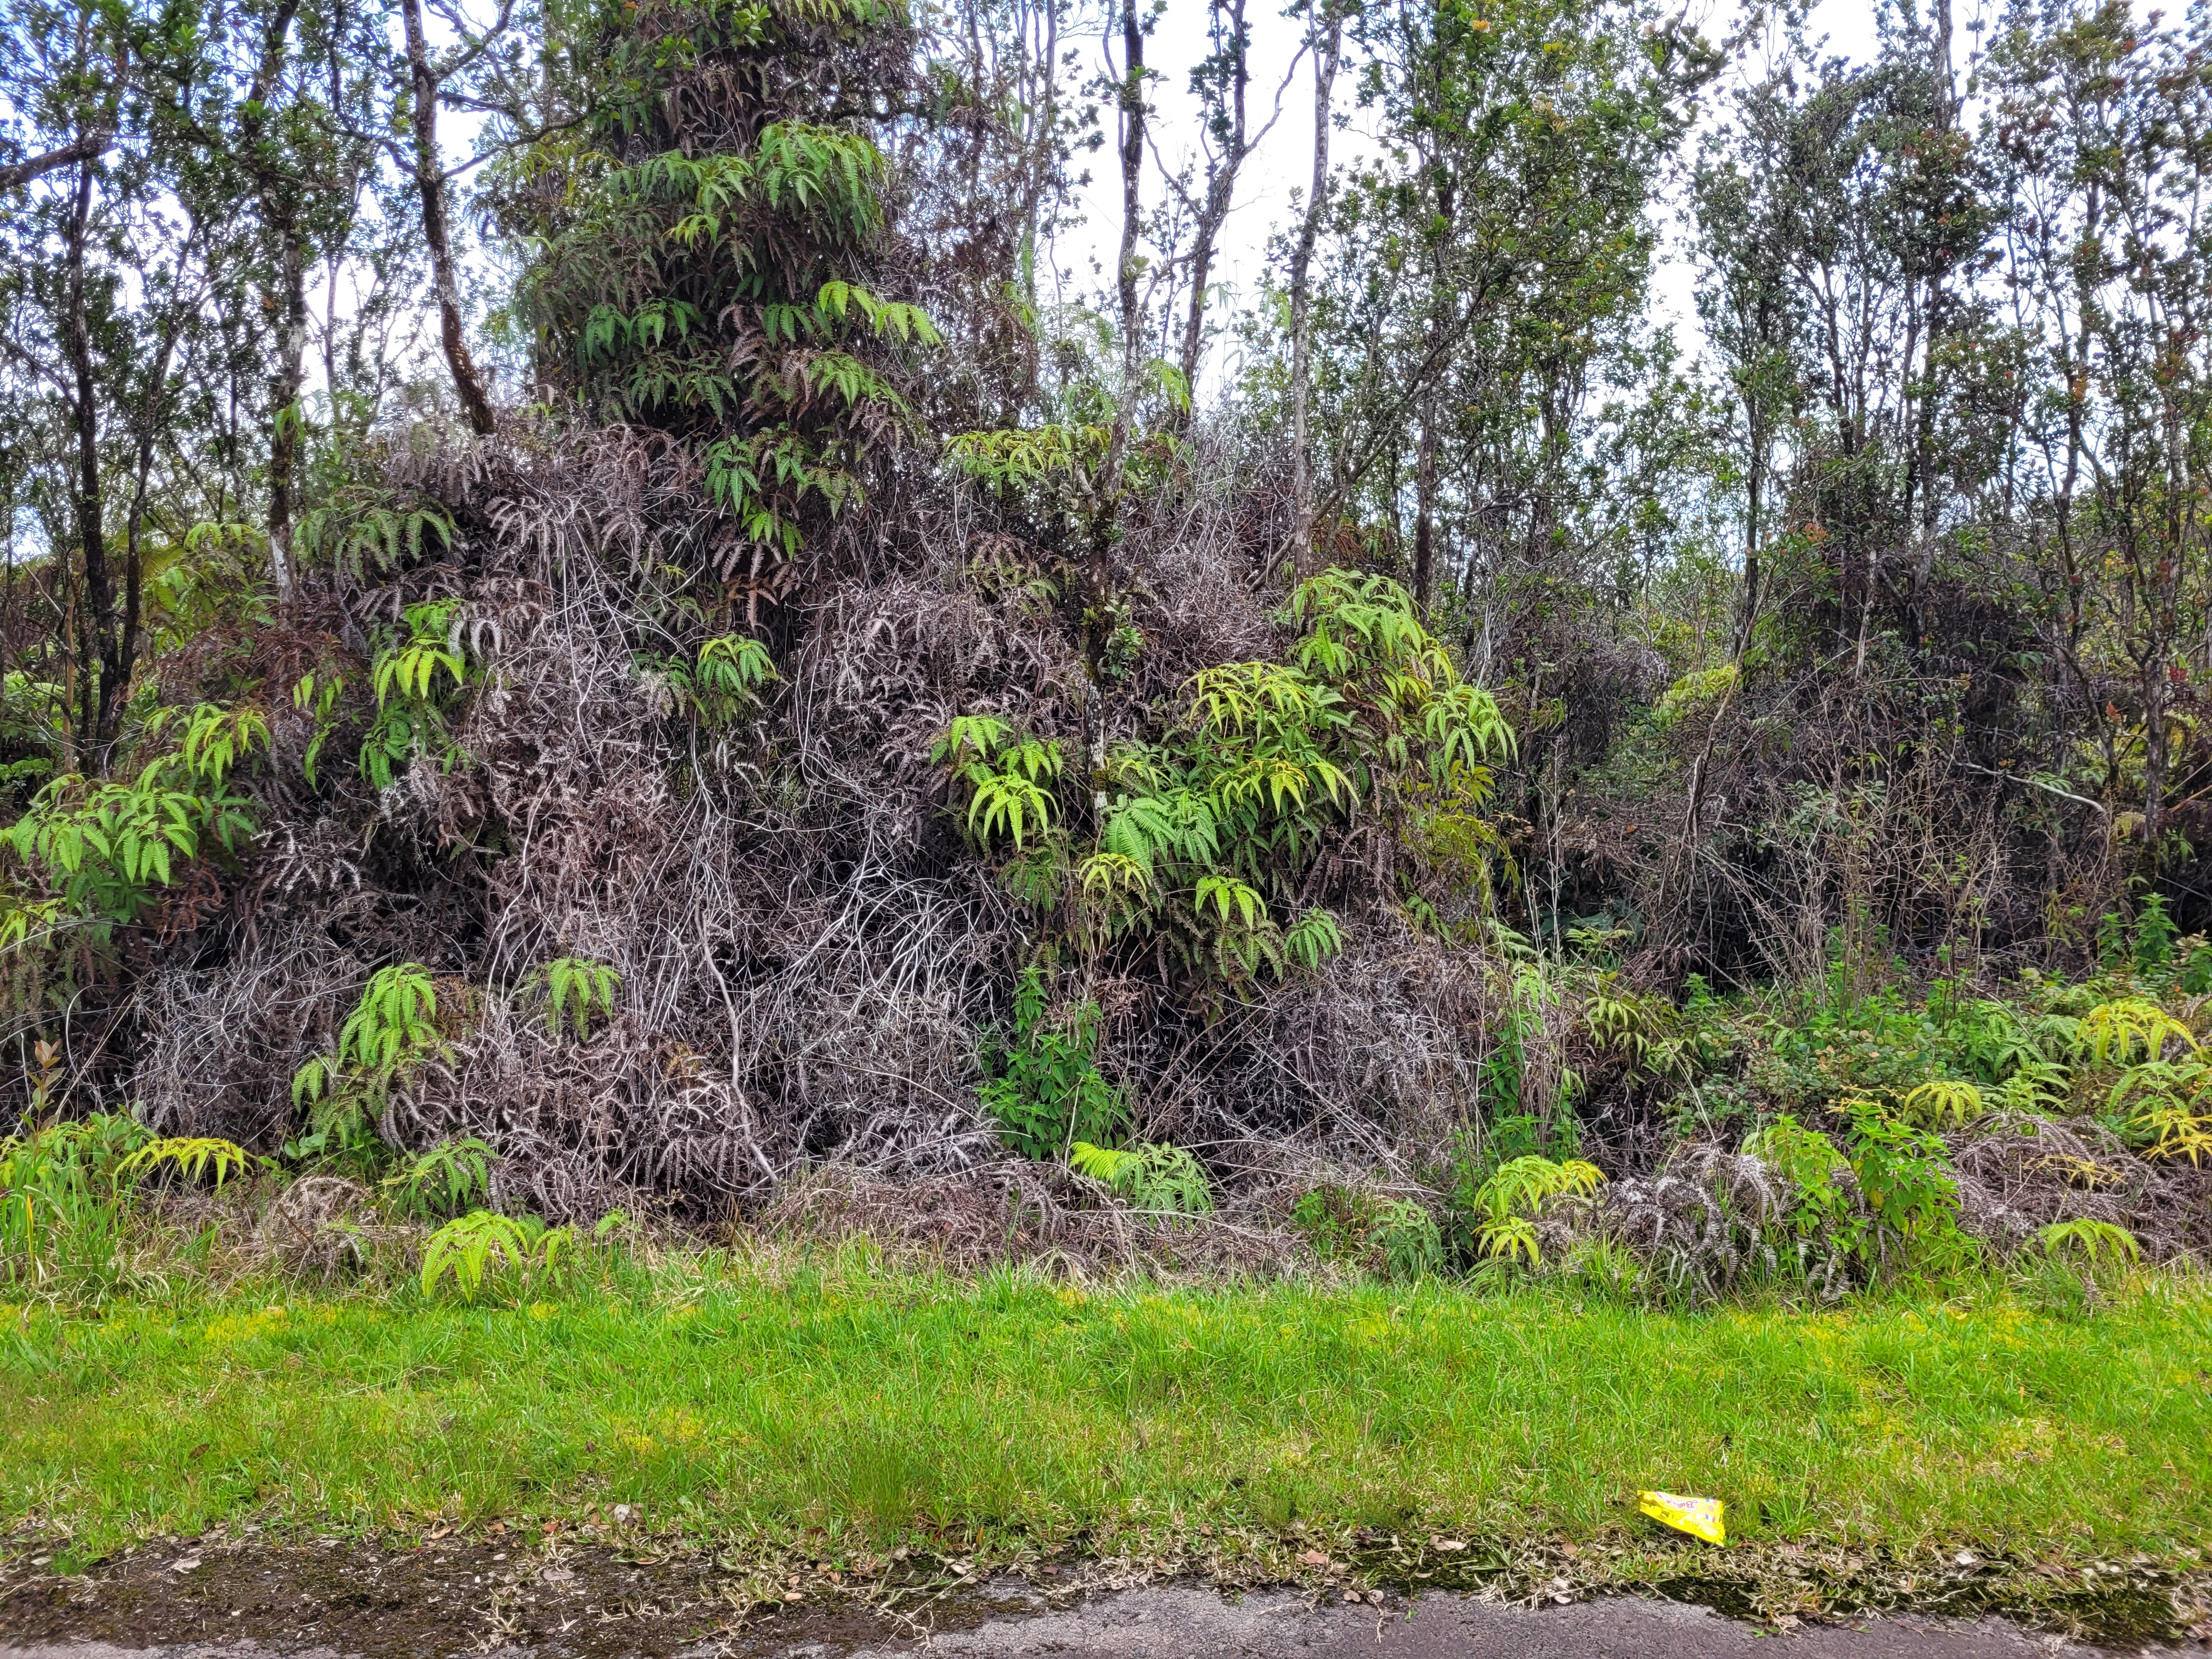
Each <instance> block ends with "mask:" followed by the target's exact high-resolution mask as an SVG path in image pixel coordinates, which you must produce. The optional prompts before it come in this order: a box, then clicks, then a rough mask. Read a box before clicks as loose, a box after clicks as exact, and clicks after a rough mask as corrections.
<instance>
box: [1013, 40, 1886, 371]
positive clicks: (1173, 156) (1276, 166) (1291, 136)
mask: <svg viewBox="0 0 2212 1659" xmlns="http://www.w3.org/2000/svg"><path fill="white" fill-rule="evenodd" d="M1279 3H1280V0H1254V3H1253V4H1252V5H1251V7H1250V8H1249V10H1248V12H1247V15H1248V17H1249V18H1250V20H1251V24H1252V37H1253V39H1252V62H1251V77H1252V79H1251V88H1250V91H1249V94H1248V95H1247V97H1248V101H1247V108H1248V111H1249V117H1250V125H1251V127H1252V128H1253V130H1255V131H1257V130H1258V129H1259V128H1260V127H1261V126H1262V125H1266V123H1267V117H1268V114H1269V112H1270V111H1271V109H1272V107H1273V100H1274V95H1275V89H1276V88H1278V87H1279V86H1280V85H1281V84H1282V82H1283V76H1284V73H1285V70H1287V69H1288V68H1289V67H1290V65H1291V60H1292V58H1294V56H1295V55H1296V54H1297V46H1298V40H1299V34H1300V28H1301V26H1300V23H1299V22H1298V21H1297V19H1296V18H1295V17H1285V16H1283V15H1279V12H1278V11H1277V9H1276V7H1277V5H1278V4H1279ZM1734 10H1735V7H1734V5H1733V4H1732V3H1729V0H1723V3H1722V4H1721V5H1719V6H1717V7H1711V8H1709V9H1708V10H1707V14H1706V21H1705V22H1704V23H1703V24H1702V25H1701V26H1700V27H1701V28H1702V31H1703V33H1705V36H1706V38H1707V39H1709V40H1718V39H1719V38H1720V37H1721V36H1722V35H1723V33H1726V27H1727V25H1728V23H1729V21H1730V19H1731V16H1732V15H1733V13H1734ZM1693 15H1694V7H1693ZM1808 33H1809V35H1810V36H1811V38H1813V39H1814V40H1819V39H1820V38H1821V37H1822V36H1824V35H1825V36H1826V40H1827V46H1826V50H1827V52H1831V53H1834V54H1837V55H1838V56H1842V57H1847V58H1860V59H1863V58H1868V57H1869V56H1870V55H1871V54H1872V52H1873V47H1874V40H1875V27H1874V12H1873V7H1872V6H1871V4H1869V3H1868V0H1821V3H1820V4H1819V5H1818V6H1816V7H1815V8H1814V11H1813V14H1812V18H1811V22H1810V26H1809V28H1808ZM1099 49H1100V43H1099V42H1098V41H1097V40H1092V41H1091V42H1090V43H1089V50H1090V54H1091V56H1090V62H1089V64H1087V65H1086V67H1091V66H1096V65H1097V64H1099V63H1100V61H1101V60H1100V58H1099ZM1206 49H1207V48H1206V5H1205V3H1204V0H1169V4H1168V8H1167V10H1166V11H1165V13H1164V14H1163V15H1162V16H1161V17H1160V19H1159V21H1158V25H1157V27H1155V29H1154V31H1153V33H1152V40H1151V41H1150V42H1149V43H1148V45H1147V46H1146V54H1145V57H1146V64H1147V66H1148V67H1151V68H1152V69H1155V70H1158V71H1159V72H1160V77H1161V78H1160V80H1159V81H1158V82H1157V83H1156V86H1155V89H1154V94H1153V100H1152V101H1153V108H1154V111H1155V113H1154V117H1153V124H1152V125H1153V132H1154V136H1155V143H1157V145H1158V149H1159V152H1160V155H1161V157H1162V158H1163V159H1164V160H1165V161H1168V162H1169V163H1170V165H1177V164H1180V162H1181V161H1182V160H1183V159H1185V158H1192V159H1194V160H1195V156H1194V152H1195V149H1196V141H1195V137H1194V135H1195V133H1196V131H1197V126H1198V105H1197V100H1194V98H1192V97H1191V95H1190V71H1191V69H1192V66H1193V65H1194V64H1197V63H1198V62H1199V61H1200V59H1201V58H1204V57H1205V56H1206ZM1115 50H1116V52H1117V53H1118V52H1119V40H1118V37H1117V38H1116V41H1115ZM1352 61H1353V60H1352V54H1351V52H1350V50H1349V46H1348V44H1347V50H1346V58H1345V63H1344V65H1343V67H1342V68H1341V69H1340V70H1339V71H1338V74H1337V80H1336V96H1335V108H1336V110H1337V111H1338V112H1339V113H1340V114H1344V115H1348V116H1350V117H1351V118H1352V127H1351V129H1350V130H1349V131H1346V130H1343V129H1340V130H1339V131H1338V132H1337V133H1336V135H1335V137H1334V138H1333V140H1332V141H1331V146H1330V157H1329V159H1330V162H1331V165H1332V166H1334V165H1337V164H1339V163H1341V162H1343V161H1347V160H1350V159H1352V157H1354V156H1355V155H1359V154H1361V153H1362V152H1363V151H1364V152H1370V153H1371V151H1372V149H1374V144H1373V141H1372V140H1371V139H1370V138H1368V137H1364V135H1363V134H1362V132H1361V131H1360V129H1361V127H1362V126H1363V125H1364V113H1363V112H1361V111H1360V110H1358V107H1357V89H1358V81H1357V76H1356V73H1355V72H1354V70H1353V68H1352ZM1730 72H1733V71H1732V70H1731V71H1730ZM1709 101H1710V100H1709ZM1106 116H1107V119H1108V126H1107V134H1106V136H1107V143H1108V148H1107V149H1103V150H1100V151H1097V152H1096V153H1095V154H1093V155H1090V156H1088V157H1086V158H1085V161H1086V162H1087V164H1088V166H1089V168H1090V172H1091V185H1090V188H1089V189H1088V190H1086V191H1083V192H1081V193H1080V195H1079V204H1080V206H1081V210H1082V212H1083V216H1084V222H1083V223H1082V224H1081V225H1080V226H1078V227H1076V228H1073V229H1071V230H1068V231H1066V232H1064V233H1063V234H1061V236H1060V239H1059V241H1058V244H1057V246H1055V248H1054V254H1055V257H1056V259H1057V262H1058V264H1060V268H1061V270H1062V271H1063V272H1064V273H1065V276H1064V280H1065V281H1066V283H1067V285H1068V289H1069V297H1070V298H1077V297H1083V298H1093V297H1095V296H1097V295H1098V294H1099V293H1100V292H1101V291H1102V290H1103V289H1104V288H1105V287H1106V286H1107V285H1108V276H1109V275H1110V273H1111V271H1112V269H1113V264H1114V259H1115V252H1116V251H1117V249H1118V247H1119V246H1120V240H1121V176H1120V171H1119V166H1118V163H1117V161H1116V159H1115V155H1114V154H1113V150H1112V148H1111V147H1112V143H1113V129H1112V125H1111V117H1112V112H1111V110H1110V109H1109V110H1108V111H1106ZM1312 178H1313V70H1312V65H1311V64H1299V65H1298V68H1297V74H1296V75H1295V76H1294V77H1293V78H1292V80H1291V86H1290V88H1289V90H1288V91H1287V92H1286V93H1285V94H1284V97H1283V107H1282V114H1281V117H1280V118H1279V119H1278V120H1277V121H1276V123H1275V125H1274V129H1273V131H1271V132H1270V133H1269V134H1268V135H1267V139H1266V140H1265V141H1264V143H1262V144H1261V147H1260V148H1259V149H1258V150H1257V151H1256V152H1255V154H1254V155H1252V157H1251V159H1250V160H1249V161H1247V162H1246V163H1245V165H1244V171H1243V177H1242V178H1241V179H1239V180H1238V186H1237V200H1236V205H1235V207H1234V209H1233V210H1232V211H1231V215H1230V219H1229V222H1228V225H1227V227H1226V228H1225V231H1224V233H1223V238H1222V241H1223V246H1222V247H1221V249H1220V251H1219V252H1218V255H1217V257H1216V259H1215V264H1214V270H1215V272H1216V280H1217V281H1218V282H1219V283H1221V284H1223V285H1224V288H1225V297H1226V298H1227V299H1228V300H1229V301H1230V305H1231V307H1237V306H1240V305H1243V304H1245V303H1248V302H1249V301H1250V299H1251V297H1252V296H1253V295H1255V294H1256V292H1257V291H1258V288H1259V280H1260V277H1261V275H1262V274H1263V273H1264V270H1265V268H1266V263H1267V239H1268V237H1269V236H1270V235H1271V234H1273V232H1275V231H1276V230H1278V229H1280V228H1284V227H1285V226H1286V225H1288V224H1289V223H1290V222H1291V210H1292V195H1293V192H1294V191H1295V192H1296V193H1297V195H1298V196H1299V197H1301V198H1302V197H1303V196H1304V191H1305V190H1306V187H1307V186H1308V185H1310V183H1311V181H1312ZM1163 193H1164V185H1162V183H1161V180H1160V179H1159V177H1158V173H1156V172H1153V171H1152V170H1151V169H1149V168H1148V169H1147V173H1146V185H1145V199H1146V205H1147V206H1148V207H1149V206H1152V205H1156V204H1158V202H1159V200H1160V199H1161V197H1162V195H1163ZM1660 212H1661V216H1662V222H1665V228H1666V231H1667V236H1666V246H1665V248H1664V251H1663V252H1662V259H1661V263H1660V267H1659V269H1658V270H1657V271H1656V273H1655V275H1654V282H1653V294H1652V300H1653V310H1654V313H1655V320H1662V321H1672V322H1673V323H1674V325H1675V337H1676V339H1677V340H1678V341H1680V343H1681V344H1682V345H1683V347H1684V348H1685V349H1686V350H1690V351H1694V350H1695V349H1697V348H1698V347H1699V344H1700V343H1702V334H1701V331H1700V330H1699V325H1698V317H1697V307H1696V305H1695V302H1694V297H1693V286H1694V270H1693V268H1692V263H1691V260H1690V258H1689V250H1688V249H1687V248H1686V246H1684V244H1683V240H1682V234H1681V232H1680V229H1679V228H1678V227H1676V226H1675V225H1674V224H1673V223H1672V222H1671V220H1672V218H1673V213H1672V210H1671V209H1669V208H1667V207H1663V206H1662V209H1661V210H1660ZM1228 349H1233V348H1232V347H1231V346H1230V345H1229V344H1228V343H1225V342H1223V343H1217V344H1216V346H1215V348H1214V350H1213V352H1212V356H1211V357H1210V358H1209V360H1208V362H1207V364H1206V369H1205V370H1204V372H1203V374H1202V376H1201V380H1202V381H1203V382H1204V383H1205V384H1204V386H1203V387H1202V388H1201V390H1206V389H1211V388H1212V387H1218V386H1219V384H1220V380H1221V375H1222V373H1223V367H1224V365H1223V358H1224V356H1225V352H1226V351H1227V350H1228Z"/></svg>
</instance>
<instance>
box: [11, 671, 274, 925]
mask: <svg viewBox="0 0 2212 1659" xmlns="http://www.w3.org/2000/svg"><path fill="white" fill-rule="evenodd" d="M177 712H178V711H175V710H168V709H165V710H161V711H160V712H159V713H158V714H156V716H155V719H154V720H151V721H149V724H148V726H147V736H148V737H149V738H155V737H158V736H160V735H161V732H163V731H164V729H165V728H167V727H169V726H172V725H173V721H172V720H170V719H169V718H168V717H169V716H171V715H173V714H176V713H177ZM268 743H269V726H268V721H267V720H266V719H265V718H264V716H263V715H262V714H261V712H260V711H259V710H258V709H257V708H252V707H250V706H247V707H241V708H234V709H226V708H218V707H216V705H214V704H211V703H203V704H201V705H200V706H199V707H198V708H196V709H194V710H193V711H192V712H191V714H189V715H186V716H185V719H184V729H183V732H182V734H181V739H180V741H179V745H178V747H177V748H176V749H175V750H172V751H170V752H168V753H165V754H162V755H160V756H158V757H156V758H155V759H153V760H151V761H149V762H148V763H146V764H145V765H144V766H143V767H142V768H140V769H139V770H138V772H137V775H136V776H134V777H131V778H130V779H128V780H108V781H94V780H92V779H88V778H87V777H84V776H82V775H79V774H77V773H74V772H71V773H68V774H65V775H62V776H59V777H57V778H54V779H53V780H52V781H50V782H48V783H47V784H46V786H45V787H43V788H41V789H40V791H39V793H37V794H36V795H35V796H33V798H32V801H31V805H30V806H29V808H28V810H27V811H25V812H24V814H23V816H22V817H21V818H19V819H17V820H16V822H15V824H14V825H13V826H12V827H11V828H10V829H9V830H8V831H7V832H6V844H7V845H8V846H9V848H12V849H13V850H14V852H15V856H16V857H17V858H19V859H21V860H23V862H24V863H25V864H26V865H27V866H29V868H30V869H31V871H32V872H33V873H34V874H35V876H36V878H37V879H38V881H39V882H40V884H42V885H44V886H46V888H48V889H49V890H52V892H53V893H55V894H56V895H57V896H58V897H59V898H60V900H61V901H62V902H63V903H64V905H65V906H66V907H67V908H69V909H70V910H71V911H73V912H75V913H76V914H79V915H86V916H91V917H94V918H98V919H99V920H100V921H102V922H103V923H115V922H133V921H137V920H138V919H139V918H140V916H141V915H143V912H144V910H145V908H146V907H147V905H148V903H149V901H150V899H151V897H152V895H153V890H154V889H155V888H156V887H166V886H168V885H169V884H171V883H172V882H173V881H174V880H175V879H176V878H177V876H178V874H179V870H180V867H181V866H183V865H184V864H185V863H186V862H188V861H190V860H192V859H195V858H197V857H198V856H200V854H201V852H202V850H203V848H204V846H205V845H206V844H207V842H209V841H210V840H212V841H213V842H215V843H216V845H218V846H220V847H222V848H223V849H224V850H225V851H226V852H231V851H235V850H236V849H237V847H238V845H239V843H240V841H241V840H243V839H244V838H245V837H246V836H251V835H252V833H253V830H254V828H255V825H254V819H253V815H252V803H251V802H250V801H249V800H248V799H246V797H244V796H242V795H236V794H233V793H228V790H227V789H226V788H225V785H226V783H227V781H228V778H229V775H230V773H231V771H232V769H234V767H235V766H236V765H237V764H238V763H240V762H241V761H243V760H244V759H246V757H248V756H249V755H251V754H252V752H253V750H256V749H265V748H266V747H267V746H268Z"/></svg>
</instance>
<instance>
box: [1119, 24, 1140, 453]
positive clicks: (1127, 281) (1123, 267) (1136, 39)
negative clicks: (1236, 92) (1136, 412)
mask: <svg viewBox="0 0 2212 1659" xmlns="http://www.w3.org/2000/svg"><path fill="white" fill-rule="evenodd" d="M1137 7H1138V0H1122V3H1121V55H1122V64H1121V258H1120V260H1119V261H1118V262H1117V263H1116V264H1115V267H1114V274H1115V285H1116V288H1117V289H1118V291H1119V293H1120V296H1121V376H1122V381H1123V396H1124V398H1125V399H1126V398H1127V397H1128V396H1129V395H1131V394H1132V393H1133V392H1134V391H1135V389H1136V384H1137V365H1138V364H1139V362H1141V361H1142V356H1141V354H1142V351H1143V333H1144V330H1143V320H1144V319H1142V318H1141V317H1139V315H1138V311H1137V234H1138V231H1139V229H1140V228H1142V226H1143V223H1144V191H1143V185H1144V177H1145V27H1144V21H1143V18H1142V17H1141V16H1140V15H1139V12H1138V10H1137ZM1126 424H1127V422H1126V420H1123V421H1119V422H1115V425H1116V428H1117V430H1116V437H1117V438H1119V437H1120V436H1121V433H1120V431H1119V428H1121V427H1122V426H1125V425H1126Z"/></svg>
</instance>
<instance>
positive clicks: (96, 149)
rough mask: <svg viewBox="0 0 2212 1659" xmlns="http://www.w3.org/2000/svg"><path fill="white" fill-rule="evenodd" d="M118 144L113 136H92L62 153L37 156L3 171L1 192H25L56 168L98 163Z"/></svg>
mask: <svg viewBox="0 0 2212 1659" xmlns="http://www.w3.org/2000/svg"><path fill="white" fill-rule="evenodd" d="M114 143H115V135H114V134H113V133H112V132H96V131H95V132H88V133H86V134H84V135H83V136H82V137H78V138H74V139H71V140H70V142H69V143H66V144H64V145H63V146H62V147H61V148H60V149H50V150H48V151H47V152H46V154H45V155H33V156H30V157H27V159H25V160H23V161H17V162H15V163H13V164H12V165H10V166H8V167H0V190H18V189H21V187H22V186H23V185H27V184H29V183H30V182H31V181H32V180H33V179H40V178H44V177H45V176H46V174H47V173H52V171H53V170H54V169H55V168H56V167H67V166H69V165H70V163H71V162H73V161H97V160H99V159H100V157H101V156H103V155H106V154H107V152H108V150H109V149H112V148H113V146H114Z"/></svg>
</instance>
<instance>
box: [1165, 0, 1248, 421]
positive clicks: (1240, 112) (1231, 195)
mask: <svg viewBox="0 0 2212 1659" xmlns="http://www.w3.org/2000/svg"><path fill="white" fill-rule="evenodd" d="M1212 10H1213V15H1214V16H1215V17H1216V18H1218V17H1219V16H1220V15H1222V14H1223V13H1224V12H1227V14H1228V17H1229V44H1228V46H1227V52H1228V53H1229V64H1228V65H1227V68H1228V77H1229V84H1228V88H1227V94H1228V95H1227V99H1226V102H1227V104H1228V129H1229V130H1228V131H1227V133H1226V134H1225V135H1222V139H1223V147H1222V152H1221V154H1220V155H1218V156H1214V157H1212V158H1211V164H1210V165H1209V166H1208V167H1207V169H1206V199H1205V200H1204V201H1203V202H1201V203H1200V204H1199V210H1198V215H1197V223H1196V224H1195V225H1194V227H1193V228H1192V233H1193V234H1192V237H1191V248H1190V310H1189V313H1188V315H1187V316H1186V317H1185V318H1184V319H1183V326H1182V356H1181V359H1180V361H1179V362H1178V363H1177V365H1176V367H1177V368H1180V369H1181V370H1182V380H1183V386H1184V388H1185V390H1187V391H1188V390H1190V389H1191V388H1194V387H1195V386H1197V384H1198V361H1199V354H1200V352H1201V351H1203V350H1204V349H1205V348H1206V286H1207V283H1208V281H1209V279H1210V278H1211V277H1212V275H1213V252H1214V245H1215V244H1216V243H1217V242H1218V240H1220V236H1221V227H1222V225H1223V223H1224V222H1225V221H1226V220H1227V219H1228V217H1229V209H1230V206H1231V204H1232V203H1233V202H1234V201H1235V200H1236V197H1237V174H1238V173H1240V172H1241V171H1242V170H1243V166H1244V158H1245V157H1246V156H1247V155H1249V154H1250V153H1251V146H1250V143H1249V129H1248V127H1247V125H1246V121H1245V108H1244V93H1245V88H1246V87H1247V86H1248V85H1249V82H1250V81H1251V75H1250V73H1249V65H1248V64H1247V62H1246V46H1247V45H1248V42H1247V40H1246V38H1245V32H1244V0H1212Z"/></svg>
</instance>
